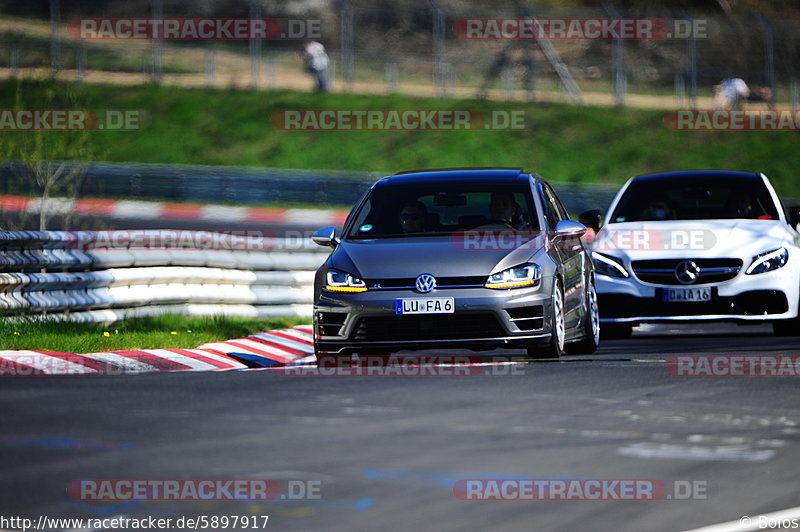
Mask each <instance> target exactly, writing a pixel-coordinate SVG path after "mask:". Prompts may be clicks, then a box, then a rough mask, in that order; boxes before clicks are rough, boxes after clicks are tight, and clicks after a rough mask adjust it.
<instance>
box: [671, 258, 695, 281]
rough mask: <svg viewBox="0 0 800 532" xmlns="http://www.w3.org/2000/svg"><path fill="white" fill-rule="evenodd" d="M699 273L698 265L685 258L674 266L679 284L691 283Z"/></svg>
mask: <svg viewBox="0 0 800 532" xmlns="http://www.w3.org/2000/svg"><path fill="white" fill-rule="evenodd" d="M699 275H700V267H699V266H698V265H697V264H695V263H694V262H692V261H690V260H685V261H683V262H681V263H679V264H678V265H677V266H676V267H675V278H676V279H677V280H678V282H679V283H681V284H692V283H693V282H695V281H697V277H698V276H699Z"/></svg>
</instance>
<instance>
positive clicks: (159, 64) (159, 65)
mask: <svg viewBox="0 0 800 532" xmlns="http://www.w3.org/2000/svg"><path fill="white" fill-rule="evenodd" d="M150 16H151V17H152V18H153V19H154V20H161V19H163V18H164V8H163V4H162V0H150ZM163 37H164V35H163V31H162V33H160V34H157V35H155V38H154V39H153V40H152V41H151V48H150V56H151V68H150V81H151V82H153V83H158V82H160V81H161V76H162V74H163V73H164V41H163Z"/></svg>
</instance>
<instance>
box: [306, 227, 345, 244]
mask: <svg viewBox="0 0 800 532" xmlns="http://www.w3.org/2000/svg"><path fill="white" fill-rule="evenodd" d="M311 240H313V241H314V243H315V244H317V245H318V246H328V247H332V248H335V247H336V246H338V245H339V239H338V238H336V228H335V227H333V226H331V227H323V228H322V229H317V230H316V231H314V234H313V235H311Z"/></svg>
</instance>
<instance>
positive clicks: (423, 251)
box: [329, 237, 543, 279]
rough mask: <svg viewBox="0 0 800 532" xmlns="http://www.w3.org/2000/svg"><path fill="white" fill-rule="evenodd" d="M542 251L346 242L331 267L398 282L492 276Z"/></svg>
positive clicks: (441, 242) (438, 242)
mask: <svg viewBox="0 0 800 532" xmlns="http://www.w3.org/2000/svg"><path fill="white" fill-rule="evenodd" d="M537 253H543V251H542V250H541V249H536V248H533V246H530V247H529V246H522V247H518V248H513V249H491V248H487V249H479V250H478V249H464V246H463V245H459V244H458V243H457V242H455V241H453V240H451V239H450V238H448V237H417V238H397V239H395V238H386V239H374V240H348V241H342V242H340V243H339V245H338V246H337V247H336V249H335V250H334V252H333V253H332V254H331V257H330V261H329V266H330V267H332V268H335V269H339V270H342V271H346V272H348V273H351V274H353V275H357V276H359V277H362V278H364V279H397V278H406V277H416V276H417V275H419V274H421V273H430V274H431V275H433V276H435V277H462V276H478V275H489V274H492V273H495V272H498V271H501V270H504V269H506V268H510V267H511V266H516V265H518V264H523V263H525V262H529V261H531V260H533V258H534V257H535V255H536V254H537Z"/></svg>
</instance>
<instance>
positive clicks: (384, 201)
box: [347, 182, 539, 239]
mask: <svg viewBox="0 0 800 532" xmlns="http://www.w3.org/2000/svg"><path fill="white" fill-rule="evenodd" d="M534 213H535V210H534V207H533V202H532V199H531V194H530V187H528V186H526V185H524V184H513V185H508V184H497V183H491V182H484V183H459V182H444V183H441V182H439V183H437V182H433V183H422V184H420V183H391V182H389V183H382V184H379V185H376V186H375V188H373V189H372V192H371V193H370V195H369V197H368V198H367V200H366V201H365V202H364V204H363V205H362V207H361V209H360V211H359V212H358V214H357V216H356V219H355V222H354V223H353V225H352V227H351V229H350V231H349V233H348V234H347V238H351V239H367V238H368V239H372V238H392V237H402V236H432V235H449V234H451V233H453V232H454V231H459V230H470V229H504V230H513V231H516V230H526V231H527V230H535V229H538V228H539V227H538V223H537V222H536V220H537V217H536V216H535V215H534Z"/></svg>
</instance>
